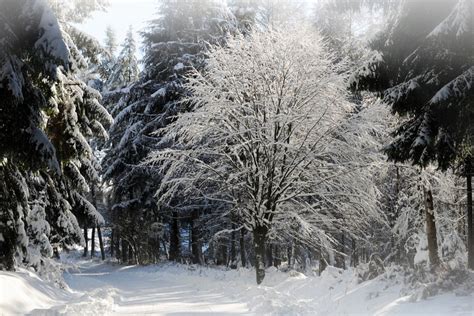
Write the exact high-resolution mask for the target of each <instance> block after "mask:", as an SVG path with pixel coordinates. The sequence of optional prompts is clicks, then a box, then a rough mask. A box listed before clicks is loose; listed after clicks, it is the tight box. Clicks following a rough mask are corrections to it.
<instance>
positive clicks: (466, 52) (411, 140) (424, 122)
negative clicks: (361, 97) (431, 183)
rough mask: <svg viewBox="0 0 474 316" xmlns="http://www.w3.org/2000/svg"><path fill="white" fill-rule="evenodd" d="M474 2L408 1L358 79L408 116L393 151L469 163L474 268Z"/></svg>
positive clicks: (442, 162)
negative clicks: (473, 161)
mask: <svg viewBox="0 0 474 316" xmlns="http://www.w3.org/2000/svg"><path fill="white" fill-rule="evenodd" d="M472 6H473V4H472V1H469V0H459V1H457V0H449V1H441V0H439V1H430V2H429V5H427V1H422V0H418V1H404V2H402V3H401V5H400V6H399V7H400V10H399V11H398V13H397V15H396V16H395V17H394V19H393V21H392V23H391V24H390V26H389V27H388V29H387V30H386V31H385V32H384V33H383V34H382V35H381V36H380V37H379V38H378V39H377V40H375V41H374V42H373V44H372V47H373V48H374V49H376V50H377V53H375V54H374V57H373V59H372V61H371V62H369V63H368V64H367V65H364V66H363V67H361V68H360V69H359V70H358V71H357V73H356V75H355V76H354V78H355V80H354V82H353V87H354V88H356V89H368V90H372V91H377V92H379V93H380V94H381V95H382V97H383V99H384V100H385V101H386V102H387V103H389V104H390V105H391V106H392V109H393V111H394V112H395V113H397V114H399V115H401V116H402V117H404V120H403V121H402V122H401V124H400V126H399V128H398V129H397V130H396V131H395V135H396V138H395V140H394V141H393V142H392V143H391V144H390V146H388V147H387V149H386V151H387V153H388V155H389V158H390V159H392V160H395V161H411V162H413V163H415V164H418V165H421V166H426V165H428V164H429V163H432V162H435V163H437V164H438V167H439V168H440V169H442V170H446V169H448V168H458V167H459V166H461V167H462V168H461V169H463V170H462V173H463V174H464V175H465V177H466V179H467V189H468V193H469V194H468V203H467V205H468V211H467V215H468V216H467V217H468V232H469V236H468V244H469V247H468V249H469V267H470V268H474V228H473V223H472V222H473V217H472V193H471V192H472V189H471V188H472V179H471V178H472V160H473V154H472V152H473V141H472V135H474V131H473V129H472V126H473V120H474V119H473V110H472V102H473V91H474V84H473V82H474V81H473V78H474V68H473V67H472V65H473V63H474V60H473V58H474V55H473V54H472V43H473V40H474V34H473V20H474V19H473V15H472V14H473V8H472ZM427 10H428V12H427ZM421 16H423V17H424V18H423V19H420V17H421Z"/></svg>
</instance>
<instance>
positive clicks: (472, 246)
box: [466, 157, 474, 270]
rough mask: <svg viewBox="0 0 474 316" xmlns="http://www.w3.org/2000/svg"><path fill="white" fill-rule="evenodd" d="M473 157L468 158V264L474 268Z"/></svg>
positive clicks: (470, 267)
mask: <svg viewBox="0 0 474 316" xmlns="http://www.w3.org/2000/svg"><path fill="white" fill-rule="evenodd" d="M470 159H471V158H470V157H469V158H468V159H467V160H466V181H467V183H466V185H467V266H468V268H469V269H471V270H474V231H473V222H472V221H473V218H472V166H471V160H470Z"/></svg>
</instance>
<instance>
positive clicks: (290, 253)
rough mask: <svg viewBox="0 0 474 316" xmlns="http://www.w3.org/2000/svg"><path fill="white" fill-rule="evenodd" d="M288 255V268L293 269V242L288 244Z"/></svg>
mask: <svg viewBox="0 0 474 316" xmlns="http://www.w3.org/2000/svg"><path fill="white" fill-rule="evenodd" d="M286 256H287V257H288V269H293V261H292V260H294V259H293V242H290V243H289V244H288V247H287V248H286Z"/></svg>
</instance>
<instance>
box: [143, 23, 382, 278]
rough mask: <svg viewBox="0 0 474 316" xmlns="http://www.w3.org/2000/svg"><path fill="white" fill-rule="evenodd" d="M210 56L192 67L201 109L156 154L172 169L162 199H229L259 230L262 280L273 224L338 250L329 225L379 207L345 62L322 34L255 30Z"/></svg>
mask: <svg viewBox="0 0 474 316" xmlns="http://www.w3.org/2000/svg"><path fill="white" fill-rule="evenodd" d="M290 34H291V36H290ZM209 56H210V58H209V60H208V64H207V66H206V68H205V69H204V71H202V72H199V71H194V72H192V73H191V74H190V75H189V76H188V80H189V83H187V84H186V87H187V88H188V89H189V90H190V91H191V92H192V94H191V96H190V97H189V98H188V100H187V101H188V102H191V103H192V104H193V109H192V111H189V112H186V113H183V114H181V115H179V117H178V119H177V120H176V121H175V122H174V123H172V124H171V125H170V126H169V127H167V128H166V129H165V130H164V131H163V139H162V141H161V143H164V144H170V143H171V144H172V146H171V147H170V148H169V149H164V150H159V151H154V152H153V153H152V154H151V155H150V157H149V159H148V161H149V163H155V164H157V165H158V167H159V168H160V170H161V172H162V173H164V174H165V176H164V179H163V181H162V183H161V186H160V188H159V190H158V193H157V196H158V203H159V205H168V204H169V202H170V199H173V198H174V196H173V192H175V191H177V190H186V192H187V194H188V197H189V196H191V195H190V194H191V193H193V195H194V196H195V197H196V198H198V197H202V198H204V199H207V200H209V201H222V202H225V203H227V204H230V205H232V207H233V208H234V209H235V211H234V213H235V214H236V216H237V217H238V218H239V219H240V221H241V223H242V225H243V226H244V227H245V228H246V229H247V230H249V231H251V232H252V233H253V239H254V252H255V267H256V271H257V283H260V282H262V280H263V278H264V276H265V270H264V267H265V262H264V258H265V244H266V242H267V240H268V239H269V238H272V236H273V235H274V234H286V235H289V236H292V237H293V238H296V239H298V240H299V241H300V242H303V243H306V244H307V245H309V246H313V247H314V248H317V247H321V248H323V249H324V250H323V251H329V250H332V249H333V246H332V245H333V243H336V239H335V238H334V236H332V235H331V232H335V231H338V230H344V229H345V227H346V226H345V224H347V223H353V224H354V226H353V227H352V229H351V231H352V233H354V234H356V233H357V232H358V231H360V230H361V228H362V227H363V226H364V224H365V223H367V221H365V223H364V220H362V219H363V218H366V217H368V216H372V217H374V218H376V217H377V216H378V215H377V212H376V208H375V205H374V204H372V202H373V201H375V197H374V194H375V192H374V188H373V187H372V181H371V179H370V176H369V173H366V172H364V171H365V169H364V168H361V164H367V163H369V162H368V161H364V155H361V153H362V152H363V151H364V149H367V148H365V147H364V146H363V145H362V144H363V143H364V142H363V141H356V139H358V138H359V137H363V135H365V133H364V132H363V130H364V129H363V128H361V126H359V125H358V124H354V121H353V120H355V119H354V118H353V117H352V116H351V111H352V110H353V107H352V105H351V104H350V103H349V102H348V101H347V97H348V95H347V93H346V90H345V87H346V85H345V77H344V75H342V73H344V65H343V64H340V63H336V62H335V60H334V56H333V55H332V53H331V52H329V51H328V49H327V47H326V46H325V44H324V43H323V41H322V39H321V38H320V37H319V36H318V35H317V34H315V33H313V32H312V31H310V30H309V29H306V28H302V29H289V30H286V31H266V32H253V33H252V34H251V35H250V36H249V37H248V38H245V37H241V36H238V37H236V38H235V39H230V40H229V41H228V43H226V45H225V46H224V47H216V48H212V49H211V50H210V52H209ZM369 148H370V147H369ZM183 170H185V171H184V172H183ZM369 214H370V215H369ZM355 219H360V221H355ZM356 222H357V224H356Z"/></svg>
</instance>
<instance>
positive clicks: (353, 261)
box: [351, 238, 359, 268]
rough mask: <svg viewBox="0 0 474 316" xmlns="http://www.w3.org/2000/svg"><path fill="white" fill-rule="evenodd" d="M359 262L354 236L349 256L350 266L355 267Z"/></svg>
mask: <svg viewBox="0 0 474 316" xmlns="http://www.w3.org/2000/svg"><path fill="white" fill-rule="evenodd" d="M358 264H359V255H358V253H357V244H356V241H355V239H354V238H352V256H351V266H352V267H354V268H355V267H357V265H358Z"/></svg>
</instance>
